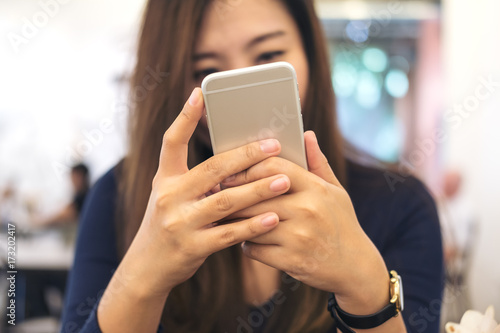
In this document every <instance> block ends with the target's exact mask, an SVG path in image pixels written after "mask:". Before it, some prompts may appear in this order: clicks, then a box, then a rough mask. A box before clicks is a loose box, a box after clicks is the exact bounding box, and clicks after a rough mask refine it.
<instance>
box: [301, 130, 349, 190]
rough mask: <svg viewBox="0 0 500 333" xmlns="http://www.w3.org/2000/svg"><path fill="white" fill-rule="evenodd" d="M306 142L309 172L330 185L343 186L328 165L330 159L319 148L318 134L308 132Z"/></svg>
mask: <svg viewBox="0 0 500 333" xmlns="http://www.w3.org/2000/svg"><path fill="white" fill-rule="evenodd" d="M304 140H305V146H306V155H307V165H308V167H309V171H310V172H312V173H314V174H315V175H316V176H318V177H320V178H322V179H324V180H326V181H327V182H329V183H330V184H333V185H336V186H341V185H340V182H339V181H338V179H337V177H336V176H335V174H334V173H333V170H332V168H331V167H330V164H328V159H327V158H326V156H325V155H324V154H323V152H322V151H321V149H320V148H319V145H318V139H317V138H316V134H315V133H314V132H313V131H307V132H305V133H304Z"/></svg>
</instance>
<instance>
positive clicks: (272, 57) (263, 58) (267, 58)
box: [257, 51, 285, 63]
mask: <svg viewBox="0 0 500 333" xmlns="http://www.w3.org/2000/svg"><path fill="white" fill-rule="evenodd" d="M284 53H285V52H283V51H273V52H265V53H262V54H261V55H259V56H258V57H257V63H263V62H271V61H276V60H277V58H278V57H280V56H282V55H283V54H284Z"/></svg>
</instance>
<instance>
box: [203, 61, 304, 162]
mask: <svg viewBox="0 0 500 333" xmlns="http://www.w3.org/2000/svg"><path fill="white" fill-rule="evenodd" d="M201 89H202V91H203V98H204V100H205V109H206V112H207V122H208V129H209V132H210V139H211V142H212V149H213V151H214V154H219V153H222V152H225V151H228V150H231V149H234V148H237V147H240V146H243V145H245V144H247V143H250V142H254V141H258V140H263V139H269V138H275V139H277V140H278V141H279V142H280V143H281V153H280V155H279V156H281V157H283V158H285V159H287V160H289V161H291V162H294V163H295V164H298V165H299V166H301V167H303V168H304V169H306V170H307V160H306V154H305V148H304V129H303V125H302V114H301V108H300V98H299V90H298V84H297V76H296V74H295V70H294V68H293V66H292V65H290V64H289V63H287V62H275V63H271V64H266V65H259V66H253V67H247V68H241V69H236V70H230V71H225V72H218V73H214V74H210V75H208V76H207V77H205V79H204V80H203V82H202V84H201Z"/></svg>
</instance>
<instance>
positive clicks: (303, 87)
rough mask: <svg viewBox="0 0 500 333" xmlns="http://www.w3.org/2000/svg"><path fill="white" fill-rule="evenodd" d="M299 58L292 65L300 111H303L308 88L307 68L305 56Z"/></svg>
mask: <svg viewBox="0 0 500 333" xmlns="http://www.w3.org/2000/svg"><path fill="white" fill-rule="evenodd" d="M301 58H302V59H300V61H297V62H296V63H294V64H293V66H294V68H295V71H296V73H297V82H298V83H299V95H300V104H301V107H302V109H304V105H305V101H306V96H307V90H308V88H309V66H308V64H307V60H306V59H305V56H304V57H301Z"/></svg>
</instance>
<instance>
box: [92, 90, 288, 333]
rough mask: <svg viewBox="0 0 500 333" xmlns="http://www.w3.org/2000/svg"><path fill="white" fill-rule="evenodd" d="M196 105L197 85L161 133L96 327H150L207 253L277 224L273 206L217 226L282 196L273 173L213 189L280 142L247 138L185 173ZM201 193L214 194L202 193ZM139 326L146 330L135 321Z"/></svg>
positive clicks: (199, 103) (198, 113) (282, 180)
mask: <svg viewBox="0 0 500 333" xmlns="http://www.w3.org/2000/svg"><path fill="white" fill-rule="evenodd" d="M203 108H204V105H203V99H202V98H201V91H200V89H199V88H197V89H195V90H194V91H193V93H192V95H191V97H190V99H189V102H187V103H186V104H185V106H184V109H183V110H182V111H181V113H180V114H179V116H178V117H177V119H176V120H175V121H174V123H173V124H172V126H171V127H170V128H169V129H168V130H167V131H166V133H165V135H164V138H163V145H162V149H161V156H160V163H159V167H158V171H157V173H156V175H155V177H154V180H153V186H152V192H151V196H150V199H149V202H148V206H147V208H146V213H145V216H144V219H143V221H142V224H141V226H140V228H139V231H138V233H137V235H136V237H135V238H134V240H133V242H132V244H131V246H130V248H129V250H128V251H127V253H126V255H125V257H124V258H123V260H122V262H121V263H120V265H119V267H118V269H117V271H116V272H115V273H114V275H113V278H112V280H111V282H110V284H109V285H108V287H107V288H106V291H105V294H104V296H103V298H102V300H101V302H100V304H99V310H98V316H99V322H100V324H101V325H102V327H103V331H105V329H108V330H110V331H121V332H123V331H131V332H136V331H137V329H136V328H137V327H142V329H141V331H149V330H156V328H157V325H158V322H159V318H160V315H161V311H162V309H163V305H164V302H165V300H166V298H167V296H168V294H169V292H170V290H171V289H172V288H173V287H175V286H176V285H178V284H180V283H182V282H184V281H185V280H187V279H188V278H190V277H191V276H192V275H193V274H194V273H195V272H196V270H197V269H198V268H199V267H200V266H201V264H202V263H203V262H204V260H205V259H206V258H207V257H208V256H209V255H210V254H212V253H214V252H217V251H220V250H222V249H224V248H227V247H229V246H232V245H235V244H237V243H241V242H243V241H245V240H248V239H253V238H256V237H259V236H262V235H264V234H265V233H267V232H269V231H270V230H272V229H273V228H275V227H276V226H277V225H278V222H279V221H278V216H277V215H276V213H274V212H273V209H270V210H269V211H261V212H259V213H258V214H256V215H254V216H251V217H248V218H245V219H241V220H240V221H237V222H234V223H230V224H221V225H219V224H217V222H218V221H219V220H221V219H223V218H224V217H226V216H228V215H230V214H233V213H235V212H237V211H239V210H244V209H246V208H248V207H251V206H253V205H255V204H258V203H259V202H262V201H265V200H268V199H270V198H273V197H276V196H279V195H281V194H283V193H285V192H286V191H288V189H289V187H290V180H289V179H288V177H287V176H285V175H282V174H280V172H277V173H275V174H272V172H269V173H268V176H265V177H261V178H260V179H258V180H256V181H255V182H252V183H248V184H244V185H242V186H238V187H235V188H231V189H227V190H224V191H216V190H215V191H214V189H216V188H217V185H218V184H219V183H220V182H221V181H222V180H224V179H225V178H227V177H229V176H230V175H232V174H235V173H239V172H241V171H243V170H245V169H247V168H249V167H251V166H252V165H255V164H256V163H259V162H262V161H263V160H265V159H267V158H269V157H271V156H276V155H278V154H279V152H280V145H279V142H278V141H276V140H264V141H260V142H254V143H251V144H248V145H246V146H243V147H240V148H237V149H234V150H232V151H228V152H225V153H222V154H219V155H217V156H214V157H212V158H210V159H209V160H207V161H205V162H204V163H201V164H200V165H198V166H196V167H195V168H193V169H191V170H189V169H188V167H187V153H188V142H189V139H190V138H191V136H192V134H193V132H194V130H195V128H196V126H197V124H198V121H199V120H200V118H201V117H202V115H203ZM208 192H212V193H213V194H211V195H208V196H207V195H206V193H208ZM214 192H215V193H214ZM137 311H139V312H140V313H138V312H137ZM144 323H148V324H147V325H148V327H147V328H145V327H144V326H141V325H144ZM104 328H105V329H104Z"/></svg>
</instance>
